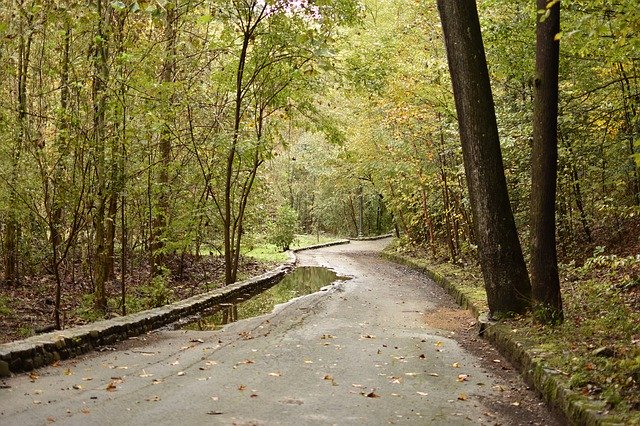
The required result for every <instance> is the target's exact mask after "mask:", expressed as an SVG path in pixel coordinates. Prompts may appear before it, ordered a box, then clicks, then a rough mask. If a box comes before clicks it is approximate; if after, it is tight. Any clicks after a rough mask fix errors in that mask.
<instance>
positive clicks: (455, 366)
mask: <svg viewBox="0 0 640 426" xmlns="http://www.w3.org/2000/svg"><path fill="white" fill-rule="evenodd" d="M451 366H452V367H453V368H460V364H458V363H457V362H454V363H453V364H451Z"/></svg>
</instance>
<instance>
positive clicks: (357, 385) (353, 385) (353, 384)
mask: <svg viewBox="0 0 640 426" xmlns="http://www.w3.org/2000/svg"><path fill="white" fill-rule="evenodd" d="M351 386H352V387H354V388H363V387H364V386H362V385H360V384H358V383H351Z"/></svg>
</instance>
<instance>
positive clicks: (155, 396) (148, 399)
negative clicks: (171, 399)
mask: <svg viewBox="0 0 640 426" xmlns="http://www.w3.org/2000/svg"><path fill="white" fill-rule="evenodd" d="M145 401H149V402H158V401H160V397H159V396H158V395H153V396H152V397H149V398H147V399H146V400H145Z"/></svg>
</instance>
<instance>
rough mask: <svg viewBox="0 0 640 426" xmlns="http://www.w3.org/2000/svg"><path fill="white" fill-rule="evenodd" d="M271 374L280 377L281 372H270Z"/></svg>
mask: <svg viewBox="0 0 640 426" xmlns="http://www.w3.org/2000/svg"><path fill="white" fill-rule="evenodd" d="M269 375H270V376H273V377H280V373H279V372H275V373H269Z"/></svg>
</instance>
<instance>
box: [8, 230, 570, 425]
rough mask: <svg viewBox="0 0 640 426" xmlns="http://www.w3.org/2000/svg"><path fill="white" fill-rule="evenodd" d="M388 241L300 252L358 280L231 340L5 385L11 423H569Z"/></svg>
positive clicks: (134, 353) (248, 326)
mask: <svg viewBox="0 0 640 426" xmlns="http://www.w3.org/2000/svg"><path fill="white" fill-rule="evenodd" d="M385 243H386V241H377V242H353V243H351V244H349V245H344V246H334V247H328V248H324V249H318V250H313V251H308V252H303V253H300V256H299V258H300V263H301V264H303V265H309V266H314V265H321V266H328V267H331V268H333V269H334V270H335V271H336V272H338V273H339V274H341V275H348V276H350V277H353V278H352V279H351V280H349V281H347V282H343V283H340V284H336V285H334V286H333V288H331V289H330V290H328V291H324V292H320V293H316V294H313V295H310V296H305V297H302V298H299V299H297V300H295V301H293V302H292V303H288V304H285V305H281V306H279V307H278V308H277V309H276V310H275V311H274V312H273V313H271V314H269V315H266V316H263V317H259V318H254V319H250V320H244V321H240V322H237V323H234V324H230V325H228V326H226V327H225V328H224V329H223V330H221V331H216V332H197V331H188V332H187V331H168V330H166V331H165V330H163V331H158V332H155V333H151V334H148V335H146V336H144V337H139V338H137V339H130V340H128V341H127V342H123V343H121V344H119V345H118V346H117V347H116V348H109V349H115V350H107V351H104V352H99V353H94V354H90V355H87V356H85V357H83V358H80V359H76V360H71V361H65V362H62V363H60V364H59V365H57V366H53V367H49V368H45V369H42V370H40V371H38V372H37V374H31V375H29V374H24V375H18V376H15V377H13V378H11V379H7V380H4V381H0V384H1V385H2V388H1V389H0V424H2V425H38V424H50V423H53V422H55V423H56V424H74V425H76V424H77V425H86V424H105V425H106V424H109V425H149V424H157V425H166V424H173V425H178V424H181V425H191V424H222V425H263V424H264V425H278V424H283V425H305V424H310V425H314V424H318V425H325V424H339V425H342V424H358V425H360V424H362V425H383V424H415V425H425V424H429V425H430V424H433V425H458V424H460V425H467V424H502V425H517V424H544V425H553V424H560V423H559V422H558V421H557V420H556V419H555V418H554V417H553V416H552V415H551V414H550V413H549V412H547V411H546V408H545V407H544V406H543V405H542V404H541V403H540V402H539V401H538V400H537V399H536V398H535V396H534V395H533V394H532V393H531V392H529V391H528V390H527V389H526V386H525V385H524V384H523V383H522V382H521V381H520V379H519V378H518V377H517V375H516V374H515V373H514V372H513V370H512V369H511V367H509V366H508V364H507V363H506V362H505V361H504V360H503V359H502V358H500V357H499V355H497V354H496V353H495V351H493V350H492V349H491V348H490V347H489V346H487V345H486V344H484V343H483V342H481V341H478V339H477V338H475V335H474V332H473V330H472V323H473V319H472V318H471V317H470V316H468V314H467V313H466V312H464V311H460V310H459V309H457V308H456V307H455V305H454V304H453V303H452V301H451V300H450V298H449V297H448V296H447V295H445V294H444V293H443V292H442V291H441V290H440V288H439V287H437V286H436V285H434V284H433V283H431V282H430V281H428V280H427V279H425V278H424V277H422V276H421V275H419V274H417V273H415V272H412V271H410V270H407V269H406V268H403V267H400V266H397V265H394V264H392V263H389V262H387V261H384V260H382V259H380V257H379V256H378V252H379V250H380V249H381V248H382V247H383V246H384V244H385Z"/></svg>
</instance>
